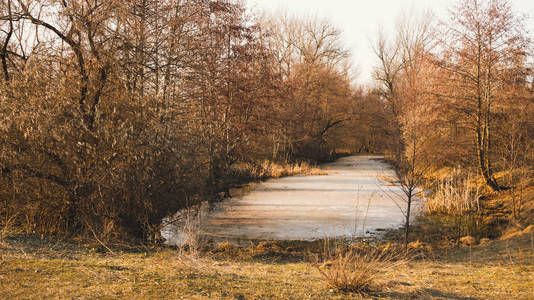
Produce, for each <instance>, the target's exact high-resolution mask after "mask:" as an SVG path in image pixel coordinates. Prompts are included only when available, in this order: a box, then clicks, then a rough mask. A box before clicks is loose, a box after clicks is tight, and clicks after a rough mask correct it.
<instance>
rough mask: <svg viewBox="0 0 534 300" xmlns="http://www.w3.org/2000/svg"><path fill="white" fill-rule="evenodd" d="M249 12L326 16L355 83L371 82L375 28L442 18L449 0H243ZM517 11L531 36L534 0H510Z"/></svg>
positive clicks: (388, 29)
mask: <svg viewBox="0 0 534 300" xmlns="http://www.w3.org/2000/svg"><path fill="white" fill-rule="evenodd" d="M246 1H247V5H248V7H249V8H251V9H252V10H253V11H256V12H260V13H261V12H264V11H265V12H267V13H273V14H277V13H280V12H282V11H287V13H288V14H289V15H297V16H317V17H319V18H326V19H328V20H329V21H330V22H331V23H332V24H334V25H335V26H336V27H337V28H338V29H340V30H341V31H342V32H343V40H344V44H345V46H346V47H347V48H348V49H349V50H350V51H351V52H352V56H353V63H354V65H355V67H356V70H357V71H358V75H357V77H356V82H357V83H361V84H369V83H371V82H372V70H373V66H374V65H375V64H376V58H375V55H374V52H373V49H372V43H373V41H374V40H375V39H376V36H377V33H378V31H379V28H382V29H383V30H384V31H385V32H386V33H387V32H394V29H395V23H396V20H398V19H399V17H400V16H402V15H406V14H408V15H410V14H414V13H417V12H418V11H424V10H427V9H431V10H432V11H433V12H434V13H435V15H436V16H437V17H439V18H446V17H447V14H448V8H449V6H450V5H452V4H453V3H454V2H455V1H452V0H246ZM511 2H512V5H513V8H514V10H515V12H517V13H525V14H528V15H529V16H530V18H529V19H528V21H527V28H528V30H529V31H530V36H531V37H532V38H534V0H511Z"/></svg>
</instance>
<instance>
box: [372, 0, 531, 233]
mask: <svg viewBox="0 0 534 300" xmlns="http://www.w3.org/2000/svg"><path fill="white" fill-rule="evenodd" d="M526 20H527V19H526V16H524V15H522V14H520V13H518V12H515V11H514V8H513V6H512V1H508V0H483V1H480V0H460V1H455V2H454V4H453V5H452V6H451V9H450V12H449V15H448V16H447V17H445V18H441V19H440V18H438V17H436V16H435V15H433V14H432V13H431V12H423V13H420V14H417V13H415V14H412V15H410V16H409V17H408V16H406V17H405V18H401V19H400V20H399V21H398V23H397V27H396V28H397V29H396V30H397V31H396V32H395V34H394V35H391V36H388V35H386V34H385V33H381V34H379V36H378V38H377V39H376V42H375V44H374V49H375V53H376V55H377V57H378V59H379V65H378V66H377V68H376V70H375V78H376V79H377V82H378V83H379V87H378V90H379V94H380V95H381V99H383V100H384V101H385V103H386V106H387V107H388V108H389V109H388V111H389V112H391V114H392V115H393V120H392V123H391V128H390V130H391V132H394V133H395V135H396V136H397V137H398V138H396V139H394V140H393V143H392V144H390V146H391V147H390V148H389V150H390V155H391V156H392V161H393V162H394V163H395V165H396V168H397V171H398V175H399V179H400V182H401V186H402V189H403V192H404V194H405V198H404V200H405V202H406V204H407V205H406V206H404V213H405V216H406V224H405V229H406V237H405V242H406V243H408V241H409V239H408V232H409V225H410V213H411V212H410V208H411V206H412V207H413V203H412V202H413V201H414V199H415V198H414V197H415V196H416V194H417V193H418V192H417V188H420V187H422V186H425V187H426V188H427V189H429V191H430V192H431V194H430V195H427V196H424V197H423V198H424V200H426V201H424V203H423V207H424V210H425V211H426V213H428V214H436V213H438V214H440V213H445V214H446V216H447V218H449V219H451V218H452V220H453V221H452V223H455V224H453V226H455V227H456V229H455V230H456V231H457V233H456V235H457V236H455V239H456V240H458V239H459V238H460V237H461V236H462V234H463V235H473V236H476V237H481V236H482V237H485V236H484V234H490V235H492V236H493V237H495V236H496V235H498V233H497V232H491V233H481V230H482V229H481V227H484V226H486V225H488V224H486V225H483V223H484V221H485V220H484V219H485V218H484V216H485V215H487V214H488V211H487V210H485V208H484V207H485V206H486V203H484V202H483V201H481V200H483V199H489V198H493V199H499V200H500V201H501V203H500V204H499V205H498V207H502V208H503V209H502V210H503V211H505V212H509V213H510V215H509V216H508V215H507V217H506V218H505V219H504V220H500V221H495V220H494V219H495V218H493V219H492V218H486V219H488V220H489V219H492V220H491V221H488V222H493V223H499V222H503V223H504V224H513V225H514V226H518V227H520V228H522V227H524V226H528V225H529V223H530V222H532V221H533V219H532V216H533V212H534V211H532V210H530V211H523V207H524V206H525V204H526V203H527V202H530V203H532V201H533V200H534V199H532V196H533V195H534V194H533V193H531V194H528V195H527V194H526V193H524V191H525V190H526V189H527V188H529V187H532V186H533V185H534V182H533V181H532V179H533V178H534V85H533V80H534V73H533V71H534V70H533V68H532V67H533V64H532V63H533V58H534V56H533V54H534V52H533V47H532V46H533V44H532V34H531V33H529V32H528V30H527V27H526ZM529 190H530V189H529ZM491 195H494V196H491ZM528 197H530V198H528ZM503 199H511V200H510V201H507V202H510V203H502V202H503V201H502V200H503ZM494 206H495V205H494ZM530 209H531V208H530ZM446 223H447V222H446ZM493 225H498V226H501V225H500V224H493ZM493 225H488V226H489V227H488V228H490V230H493V231H497V230H501V228H499V229H497V228H495V227H491V226H493Z"/></svg>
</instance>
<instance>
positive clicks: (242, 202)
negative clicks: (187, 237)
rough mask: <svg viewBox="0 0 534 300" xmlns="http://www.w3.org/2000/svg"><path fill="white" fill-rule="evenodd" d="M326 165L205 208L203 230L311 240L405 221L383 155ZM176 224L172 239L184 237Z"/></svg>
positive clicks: (362, 232)
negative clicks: (318, 172)
mask: <svg viewBox="0 0 534 300" xmlns="http://www.w3.org/2000/svg"><path fill="white" fill-rule="evenodd" d="M322 168H323V169H325V170H328V173H329V175H326V176H293V177H286V178H280V179H273V180H268V181H266V182H263V183H260V184H258V185H257V186H256V187H255V189H254V190H252V191H251V192H250V193H248V194H246V195H243V196H241V197H236V198H231V199H227V200H225V201H223V202H221V203H219V204H218V205H216V206H215V207H214V208H211V209H209V210H207V209H206V210H205V211H204V212H202V214H203V217H202V218H201V223H200V229H201V231H202V232H203V234H206V235H208V236H214V237H221V238H224V237H227V238H258V239H273V240H313V239H322V238H333V237H357V236H364V235H366V233H368V232H373V231H376V229H386V228H393V227H399V226H401V225H402V223H403V214H402V212H401V211H400V209H399V207H398V206H397V204H399V205H401V206H404V203H403V202H402V198H401V196H400V195H401V192H400V189H399V188H398V187H396V186H394V185H392V184H390V183H388V182H386V181H383V180H382V179H383V178H385V177H389V178H394V171H393V170H392V169H391V168H390V167H389V165H388V164H386V163H385V162H383V161H381V157H379V156H351V157H345V158H342V159H340V160H338V161H336V162H334V163H330V164H325V165H323V166H322ZM395 202H397V204H396V203H395ZM173 230H176V229H171V228H168V229H167V230H166V232H164V236H165V238H167V239H168V242H169V243H177V242H179V239H180V237H179V234H178V235H175V234H172V233H171V232H172V231H173Z"/></svg>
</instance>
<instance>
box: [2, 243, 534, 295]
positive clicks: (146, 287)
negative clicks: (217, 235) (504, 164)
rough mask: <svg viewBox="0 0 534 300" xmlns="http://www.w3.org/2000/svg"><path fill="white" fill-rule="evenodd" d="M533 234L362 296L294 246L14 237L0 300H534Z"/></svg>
mask: <svg viewBox="0 0 534 300" xmlns="http://www.w3.org/2000/svg"><path fill="white" fill-rule="evenodd" d="M533 235H534V233H531V234H522V235H519V236H515V237H512V238H510V239H506V240H498V241H493V242H490V243H488V244H486V245H483V246H476V247H472V248H450V249H447V250H441V251H439V252H435V253H433V254H431V255H428V256H427V258H425V259H416V260H412V261H409V262H408V263H406V264H403V265H402V266H400V267H398V268H395V269H390V270H388V271H387V274H384V275H386V276H381V279H380V280H378V281H377V282H375V283H374V284H373V286H372V287H371V289H370V290H369V291H367V292H366V293H365V294H363V295H362V294H358V293H344V292H339V291H337V290H335V289H332V288H331V287H329V286H328V285H327V284H326V282H325V280H324V278H323V277H322V276H321V275H320V273H319V272H318V270H317V268H316V267H315V265H314V263H312V262H310V261H309V260H308V259H306V256H307V254H306V253H305V252H304V249H305V248H310V247H301V246H302V245H300V246H298V245H297V246H296V245H292V243H263V244H260V245H251V246H250V247H248V248H242V249H233V248H232V247H231V246H229V245H222V246H221V247H219V248H218V249H213V250H211V251H209V252H204V253H201V254H200V256H192V255H188V254H184V253H181V252H180V251H178V250H172V249H162V248H154V249H150V248H136V249H126V248H122V249H121V248H114V249H113V253H111V252H109V251H107V250H104V249H102V248H99V247H96V246H93V245H86V244H83V243H74V242H65V241H62V242H57V241H47V240H41V239H40V238H36V237H28V236H19V235H10V236H6V237H4V238H3V239H2V240H1V241H0V258H1V260H0V298H4V299H13V298H26V299H28V298H29V299H40V298H173V299H181V298H182V297H183V299H218V298H220V299H282V298H283V299H361V298H376V297H378V298H384V299H399V298H401V299H405V298H432V297H434V298H438V299H440V298H441V299H469V298H479V299H487V298H490V299H491V298H494V299H495V298H501V299H505V298H510V297H515V298H517V299H532V297H533V296H532V294H531V292H532V286H533V284H534V236H533ZM104 251H106V252H104ZM288 253H292V254H293V255H288Z"/></svg>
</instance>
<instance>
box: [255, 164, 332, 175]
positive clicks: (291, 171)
mask: <svg viewBox="0 0 534 300" xmlns="http://www.w3.org/2000/svg"><path fill="white" fill-rule="evenodd" d="M261 169H262V170H263V172H264V176H265V177H269V178H280V177H286V176H295V175H328V172H326V171H324V170H321V169H319V168H317V167H313V166H311V165H310V164H308V163H306V162H300V163H294V164H277V163H274V162H271V161H264V162H263V164H262V165H261Z"/></svg>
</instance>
